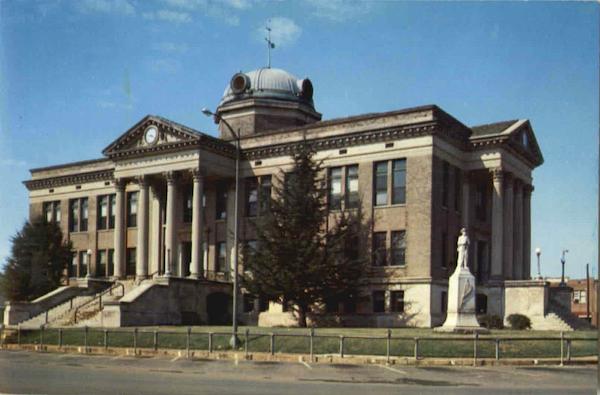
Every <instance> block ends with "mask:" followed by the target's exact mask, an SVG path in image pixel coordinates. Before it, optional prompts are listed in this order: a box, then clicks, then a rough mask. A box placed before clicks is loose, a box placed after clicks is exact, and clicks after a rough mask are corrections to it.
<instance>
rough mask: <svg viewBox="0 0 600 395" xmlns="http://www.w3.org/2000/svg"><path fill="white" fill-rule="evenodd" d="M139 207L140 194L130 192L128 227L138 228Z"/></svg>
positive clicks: (128, 197)
mask: <svg viewBox="0 0 600 395" xmlns="http://www.w3.org/2000/svg"><path fill="white" fill-rule="evenodd" d="M137 207H138V193H137V192H129V193H128V194H127V227H129V228H135V227H136V226H137Z"/></svg>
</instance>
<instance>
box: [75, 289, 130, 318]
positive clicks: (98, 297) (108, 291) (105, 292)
mask: <svg viewBox="0 0 600 395" xmlns="http://www.w3.org/2000/svg"><path fill="white" fill-rule="evenodd" d="M118 287H121V297H123V296H124V295H125V286H124V285H123V284H121V283H118V282H117V283H115V284H113V285H111V286H110V287H109V288H107V289H105V290H104V291H102V292H100V293H99V294H97V295H96V296H95V297H94V298H93V299H90V300H88V301H87V302H85V303H83V304H81V305H79V306H78V307H77V308H76V309H75V313H74V315H73V318H74V321H75V323H77V314H78V313H79V310H80V309H81V308H83V307H87V306H88V305H90V304H92V303H94V302H95V301H96V300H98V301H99V304H100V309H102V296H103V295H105V294H107V293H110V295H112V294H113V290H114V289H115V288H118Z"/></svg>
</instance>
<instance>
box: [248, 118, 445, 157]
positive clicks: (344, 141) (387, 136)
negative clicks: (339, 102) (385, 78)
mask: <svg viewBox="0 0 600 395" xmlns="http://www.w3.org/2000/svg"><path fill="white" fill-rule="evenodd" d="M436 130H437V123H436V122H429V123H425V124H421V125H412V126H403V127H396V128H385V129H380V130H369V131H363V132H357V133H352V134H344V135H338V136H331V137H324V138H317V139H313V140H308V144H310V146H311V147H312V148H313V149H315V150H317V151H321V150H327V149H335V148H344V147H350V146H356V145H364V144H372V143H376V142H385V141H392V140H399V139H406V138H412V137H421V136H430V135H432V134H434V133H435V132H436ZM302 144H303V141H294V142H290V143H284V144H277V145H270V146H263V147H255V148H249V149H245V150H244V151H243V156H244V157H245V158H246V159H263V158H269V157H274V156H284V155H293V154H294V153H295V152H297V151H298V149H299V148H300V147H301V146H302Z"/></svg>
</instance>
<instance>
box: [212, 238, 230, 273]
mask: <svg viewBox="0 0 600 395" xmlns="http://www.w3.org/2000/svg"><path fill="white" fill-rule="evenodd" d="M216 253H217V259H216V261H217V262H216V263H217V265H216V266H217V267H216V268H215V269H216V271H217V272H226V271H227V264H226V263H227V243H226V242H224V241H220V242H218V243H217V251H216Z"/></svg>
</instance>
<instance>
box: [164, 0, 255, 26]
mask: <svg viewBox="0 0 600 395" xmlns="http://www.w3.org/2000/svg"><path fill="white" fill-rule="evenodd" d="M162 2H163V3H164V4H165V5H167V6H168V7H169V8H170V9H178V10H180V11H185V12H188V13H194V12H199V13H202V14H204V15H207V16H210V17H212V18H217V19H220V20H222V21H223V22H225V23H226V24H228V25H231V26H237V25H239V24H240V17H239V15H236V12H238V11H241V10H245V9H248V8H250V7H251V6H252V3H253V1H252V0H219V1H211V0H162Z"/></svg>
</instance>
